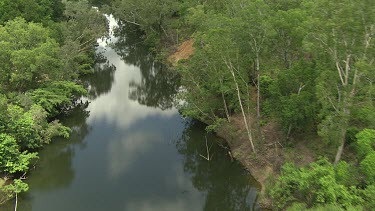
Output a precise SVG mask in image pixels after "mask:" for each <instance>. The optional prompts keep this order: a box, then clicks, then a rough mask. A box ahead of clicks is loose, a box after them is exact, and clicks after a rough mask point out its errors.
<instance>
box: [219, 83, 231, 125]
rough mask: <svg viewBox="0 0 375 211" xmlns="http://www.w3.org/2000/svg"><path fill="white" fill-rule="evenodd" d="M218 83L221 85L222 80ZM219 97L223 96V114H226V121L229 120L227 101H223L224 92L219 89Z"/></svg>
mask: <svg viewBox="0 0 375 211" xmlns="http://www.w3.org/2000/svg"><path fill="white" fill-rule="evenodd" d="M220 85H223V81H222V80H221V79H220ZM221 97H222V98H223V104H224V110H225V115H226V116H227V119H228V122H230V118H229V111H228V107H227V102H226V101H225V96H224V92H223V91H221Z"/></svg>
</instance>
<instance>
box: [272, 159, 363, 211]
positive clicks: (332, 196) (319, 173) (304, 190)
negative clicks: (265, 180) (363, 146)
mask: <svg viewBox="0 0 375 211" xmlns="http://www.w3.org/2000/svg"><path fill="white" fill-rule="evenodd" d="M341 169H342V167H341ZM338 172H339V174H338V175H336V172H335V168H334V166H333V165H332V164H331V163H329V162H328V161H327V160H325V159H321V160H319V161H317V162H314V163H311V164H310V165H309V166H308V167H303V168H297V167H295V166H294V165H292V164H285V165H284V166H283V168H282V175H281V176H280V178H279V179H278V181H277V183H276V185H275V187H274V188H273V189H272V190H271V195H272V197H273V198H274V199H275V201H276V204H277V207H278V208H284V207H285V206H287V205H288V204H290V203H294V202H302V203H306V204H307V205H308V206H314V205H320V204H337V205H339V206H342V207H349V206H352V205H356V204H358V202H360V198H359V197H358V196H356V195H355V194H354V193H353V191H352V189H351V188H348V187H346V186H344V185H342V184H340V183H339V182H340V180H342V178H340V177H342V175H341V174H342V172H341V171H340V170H339V171H338ZM337 177H338V180H337V179H336V178H337Z"/></svg>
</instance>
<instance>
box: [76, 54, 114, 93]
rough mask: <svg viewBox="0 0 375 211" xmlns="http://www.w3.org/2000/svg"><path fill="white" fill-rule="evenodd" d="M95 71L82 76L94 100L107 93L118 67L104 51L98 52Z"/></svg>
mask: <svg viewBox="0 0 375 211" xmlns="http://www.w3.org/2000/svg"><path fill="white" fill-rule="evenodd" d="M97 57H98V58H97V59H96V60H97V62H96V64H95V67H94V73H93V74H91V75H87V76H85V77H83V78H82V81H83V83H84V84H85V85H86V87H87V88H88V94H89V95H88V97H89V99H90V100H94V99H96V98H97V97H99V96H100V95H102V94H107V93H108V92H109V91H110V90H111V88H112V84H113V82H114V75H115V70H116V67H115V66H114V65H113V64H110V63H109V61H108V59H107V58H106V56H104V54H103V53H101V52H98V56H97Z"/></svg>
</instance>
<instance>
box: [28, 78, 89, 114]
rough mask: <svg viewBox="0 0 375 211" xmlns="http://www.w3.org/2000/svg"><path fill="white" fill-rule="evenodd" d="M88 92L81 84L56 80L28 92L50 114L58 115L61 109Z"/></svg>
mask: <svg viewBox="0 0 375 211" xmlns="http://www.w3.org/2000/svg"><path fill="white" fill-rule="evenodd" d="M86 94H87V91H86V90H85V89H84V88H83V87H82V86H81V85H77V84H75V83H74V82H69V81H55V82H52V83H51V84H48V85H45V86H44V87H41V88H39V89H36V90H32V91H30V92H28V96H30V97H31V99H32V100H33V101H34V103H36V104H38V105H40V106H42V107H43V108H44V109H45V110H46V111H47V112H48V113H49V116H55V115H57V114H58V113H59V112H60V109H62V108H64V107H65V108H67V107H69V106H71V105H72V103H73V101H75V100H76V99H78V98H79V97H81V96H82V95H86Z"/></svg>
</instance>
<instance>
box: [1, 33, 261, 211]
mask: <svg viewBox="0 0 375 211" xmlns="http://www.w3.org/2000/svg"><path fill="white" fill-rule="evenodd" d="M117 36H118V37H117V38H115V37H112V38H111V39H110V40H107V42H108V43H111V42H112V43H116V44H114V45H111V47H109V46H108V45H106V44H105V42H102V43H101V44H100V46H99V48H98V52H104V53H103V55H104V56H105V57H106V58H107V59H108V61H107V62H103V63H102V64H98V67H97V72H96V73H95V74H94V75H93V76H90V77H89V78H87V79H85V81H87V84H88V85H89V87H90V96H89V97H88V99H89V100H90V102H91V103H90V104H89V106H88V108H87V109H86V110H85V109H83V108H77V109H75V111H74V112H73V113H72V114H71V115H69V116H67V117H65V118H63V120H62V121H63V122H64V123H65V124H66V125H68V126H70V127H71V128H72V129H73V133H72V135H71V138H70V139H69V140H63V139H61V140H55V141H54V142H53V143H52V144H50V145H48V146H46V147H45V148H44V149H43V150H42V151H41V152H40V155H39V156H40V160H39V161H38V163H37V165H36V168H35V170H33V171H31V173H30V174H29V175H28V179H27V183H28V184H29V186H30V190H29V191H28V192H27V193H25V194H22V195H21V196H20V197H19V207H18V210H20V211H23V210H33V211H86V210H87V211H104V210H135V211H146V210H155V211H168V210H171V211H178V210H182V211H183V210H189V211H190V210H252V209H254V207H255V205H254V201H255V198H256V191H257V188H256V187H257V185H256V183H255V181H254V180H253V179H252V178H251V176H250V175H249V174H248V173H247V172H246V171H245V170H243V168H242V167H241V166H240V165H239V164H238V163H236V162H231V160H230V158H229V157H228V155H227V150H225V149H224V148H222V147H220V146H219V145H218V144H216V141H215V139H217V138H216V137H215V136H213V135H212V134H207V133H206V132H205V130H204V127H205V126H204V125H202V124H200V123H197V122H194V121H191V120H187V119H183V118H182V117H181V116H180V115H179V113H178V111H177V110H176V109H175V108H174V107H173V101H174V99H175V96H176V93H177V90H178V87H179V84H178V83H179V78H178V75H176V74H175V73H173V72H171V71H168V70H166V69H165V68H163V66H161V65H158V64H157V63H155V62H154V57H153V56H152V54H151V53H150V52H149V51H148V50H147V48H144V47H143V45H142V39H140V38H141V35H139V33H137V32H136V31H135V30H134V29H131V28H126V27H121V30H120V31H119V33H118V35H117ZM205 137H207V140H208V145H209V146H212V148H211V151H210V152H211V154H212V155H213V159H212V160H211V161H207V160H205V159H204V158H202V157H201V155H204V156H206V146H205V144H206V143H205ZM3 209H5V210H12V209H13V208H12V204H8V207H6V206H5V207H3Z"/></svg>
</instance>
